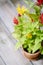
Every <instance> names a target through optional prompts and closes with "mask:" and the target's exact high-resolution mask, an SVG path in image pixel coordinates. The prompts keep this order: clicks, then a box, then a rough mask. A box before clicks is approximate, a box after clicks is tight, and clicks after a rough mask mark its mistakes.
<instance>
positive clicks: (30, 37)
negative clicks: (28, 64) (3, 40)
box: [13, 1, 43, 54]
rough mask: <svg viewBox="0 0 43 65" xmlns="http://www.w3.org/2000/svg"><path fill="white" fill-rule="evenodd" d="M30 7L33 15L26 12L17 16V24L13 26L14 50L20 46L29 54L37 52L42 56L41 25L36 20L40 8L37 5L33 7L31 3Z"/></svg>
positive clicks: (42, 31) (42, 33)
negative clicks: (15, 42)
mask: <svg viewBox="0 0 43 65" xmlns="http://www.w3.org/2000/svg"><path fill="white" fill-rule="evenodd" d="M26 3H27V1H26ZM30 7H33V8H34V10H35V13H31V12H29V11H28V10H27V11H26V12H24V14H23V15H21V16H18V21H19V24H18V25H15V26H14V30H15V31H14V33H13V36H14V37H15V38H16V39H17V40H18V42H17V44H16V46H15V48H16V49H18V48H20V47H21V46H22V47H23V49H26V51H27V52H29V53H35V52H37V51H38V50H39V51H40V53H41V54H43V46H42V45H41V42H42V41H43V30H41V29H40V26H41V24H40V21H39V19H38V18H39V15H40V11H41V8H40V7H39V6H37V5H35V6H34V3H31V6H30ZM20 13H21V12H20Z"/></svg>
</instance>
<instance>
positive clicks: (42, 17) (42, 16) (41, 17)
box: [39, 13, 43, 24]
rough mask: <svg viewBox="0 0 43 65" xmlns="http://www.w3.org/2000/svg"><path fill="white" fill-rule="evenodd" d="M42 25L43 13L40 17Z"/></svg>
mask: <svg viewBox="0 0 43 65" xmlns="http://www.w3.org/2000/svg"><path fill="white" fill-rule="evenodd" d="M39 18H40V23H41V24H43V13H42V14H41V15H40V17H39Z"/></svg>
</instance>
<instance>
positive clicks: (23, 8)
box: [17, 5, 27, 15]
mask: <svg viewBox="0 0 43 65" xmlns="http://www.w3.org/2000/svg"><path fill="white" fill-rule="evenodd" d="M26 10H27V9H26V8H25V7H24V6H22V7H20V5H18V7H17V11H18V13H19V14H21V15H22V14H24V13H25V12H26Z"/></svg>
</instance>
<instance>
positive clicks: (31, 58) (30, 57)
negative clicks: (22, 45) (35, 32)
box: [23, 50, 40, 60]
mask: <svg viewBox="0 0 43 65" xmlns="http://www.w3.org/2000/svg"><path fill="white" fill-rule="evenodd" d="M23 55H24V56H25V57H26V58H27V59H29V60H37V59H38V56H39V55H40V52H39V51H38V52H36V53H34V54H31V53H28V52H26V51H24V50H23Z"/></svg>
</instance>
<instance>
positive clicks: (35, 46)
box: [33, 43, 41, 53]
mask: <svg viewBox="0 0 43 65" xmlns="http://www.w3.org/2000/svg"><path fill="white" fill-rule="evenodd" d="M40 47H41V43H36V44H35V45H34V47H33V53H35V52H36V51H37V50H39V49H40Z"/></svg>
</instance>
